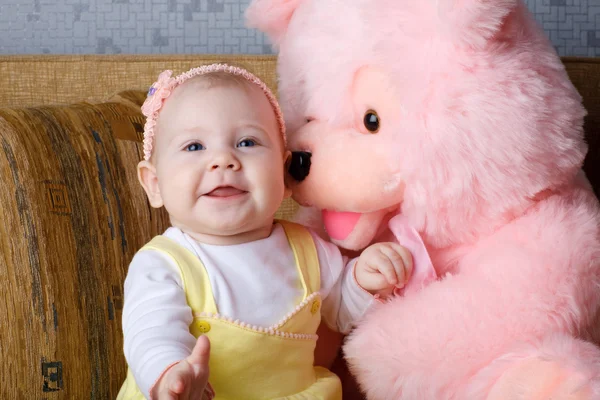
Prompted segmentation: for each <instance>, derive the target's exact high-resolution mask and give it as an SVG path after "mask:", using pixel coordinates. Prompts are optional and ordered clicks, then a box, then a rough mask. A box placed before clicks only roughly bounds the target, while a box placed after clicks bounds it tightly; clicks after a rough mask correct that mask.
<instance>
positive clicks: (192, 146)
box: [185, 143, 205, 151]
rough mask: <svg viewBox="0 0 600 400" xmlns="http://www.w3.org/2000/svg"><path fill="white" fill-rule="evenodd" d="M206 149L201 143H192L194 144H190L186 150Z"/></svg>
mask: <svg viewBox="0 0 600 400" xmlns="http://www.w3.org/2000/svg"><path fill="white" fill-rule="evenodd" d="M204 149H205V147H204V146H202V145H201V144H200V143H192V144H188V145H187V147H186V148H185V150H186V151H198V150H204Z"/></svg>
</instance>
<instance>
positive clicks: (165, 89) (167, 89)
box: [142, 71, 175, 117]
mask: <svg viewBox="0 0 600 400" xmlns="http://www.w3.org/2000/svg"><path fill="white" fill-rule="evenodd" d="M172 74H173V72H172V71H163V72H162V73H161V74H160V75H159V76H158V80H157V81H156V82H154V84H153V85H152V86H151V87H150V90H149V91H148V98H146V101H145V102H144V105H143V106H142V113H143V114H144V115H145V116H146V117H149V116H150V115H152V114H154V113H155V112H158V111H159V110H160V108H161V107H162V103H163V100H164V99H166V98H167V97H169V95H170V94H171V85H172V83H173V81H175V79H173V78H171V75H172Z"/></svg>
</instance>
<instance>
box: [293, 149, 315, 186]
mask: <svg viewBox="0 0 600 400" xmlns="http://www.w3.org/2000/svg"><path fill="white" fill-rule="evenodd" d="M311 155H312V154H310V153H308V152H305V151H294V152H292V159H291V161H290V166H289V168H288V172H289V173H290V175H291V176H292V178H294V179H295V180H297V181H298V182H302V181H303V180H304V178H306V177H307V176H308V173H309V172H310V157H311Z"/></svg>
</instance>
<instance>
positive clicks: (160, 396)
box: [151, 336, 214, 400]
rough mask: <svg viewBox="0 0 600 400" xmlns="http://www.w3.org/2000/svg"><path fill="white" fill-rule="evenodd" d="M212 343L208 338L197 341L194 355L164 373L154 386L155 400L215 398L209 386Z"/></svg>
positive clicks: (201, 337)
mask: <svg viewBox="0 0 600 400" xmlns="http://www.w3.org/2000/svg"><path fill="white" fill-rule="evenodd" d="M209 356H210V343H209V341H208V338H207V337H206V336H200V337H199V338H198V340H197V341H196V345H195V346H194V350H192V354H190V356H189V357H187V358H186V359H184V360H181V361H180V362H178V363H177V364H175V365H173V366H172V367H171V368H169V369H168V370H167V372H165V373H164V375H163V376H162V377H161V378H160V380H159V381H158V382H157V383H156V384H155V385H154V388H153V390H152V393H151V397H152V399H153V400H200V399H202V400H205V399H206V400H210V399H212V398H213V397H214V394H213V393H212V389H211V388H210V386H209V385H208V359H209Z"/></svg>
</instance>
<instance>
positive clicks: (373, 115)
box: [363, 110, 381, 133]
mask: <svg viewBox="0 0 600 400" xmlns="http://www.w3.org/2000/svg"><path fill="white" fill-rule="evenodd" d="M363 123H364V124H365V128H367V130H368V131H369V132H371V133H377V132H378V131H379V125H380V124H381V120H380V119H379V115H377V111H375V110H367V112H366V113H365V117H364V119H363Z"/></svg>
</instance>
